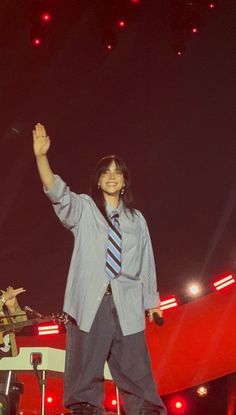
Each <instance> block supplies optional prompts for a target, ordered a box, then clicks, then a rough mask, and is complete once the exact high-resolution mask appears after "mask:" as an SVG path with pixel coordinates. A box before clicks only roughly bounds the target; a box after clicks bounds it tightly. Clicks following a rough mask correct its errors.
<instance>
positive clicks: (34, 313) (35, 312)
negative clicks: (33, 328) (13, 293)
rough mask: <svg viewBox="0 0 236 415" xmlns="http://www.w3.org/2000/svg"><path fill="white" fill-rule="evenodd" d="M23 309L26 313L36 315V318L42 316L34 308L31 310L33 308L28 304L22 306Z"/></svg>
mask: <svg viewBox="0 0 236 415" xmlns="http://www.w3.org/2000/svg"><path fill="white" fill-rule="evenodd" d="M24 310H25V312H26V313H27V312H28V313H30V314H33V315H35V316H36V317H38V318H42V317H43V316H42V314H40V313H39V312H38V311H36V310H33V308H31V307H29V306H28V305H26V306H25V307H24Z"/></svg>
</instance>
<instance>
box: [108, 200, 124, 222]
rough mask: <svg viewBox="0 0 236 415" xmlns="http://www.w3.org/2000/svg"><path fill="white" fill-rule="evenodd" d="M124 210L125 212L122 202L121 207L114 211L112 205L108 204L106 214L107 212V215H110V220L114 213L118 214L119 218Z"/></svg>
mask: <svg viewBox="0 0 236 415" xmlns="http://www.w3.org/2000/svg"><path fill="white" fill-rule="evenodd" d="M122 210H123V202H122V200H121V201H120V203H119V206H118V207H117V208H116V209H114V208H113V207H112V206H111V205H109V204H108V203H106V212H107V215H108V217H109V218H110V217H111V216H112V214H113V213H118V214H119V216H120V214H121V212H122Z"/></svg>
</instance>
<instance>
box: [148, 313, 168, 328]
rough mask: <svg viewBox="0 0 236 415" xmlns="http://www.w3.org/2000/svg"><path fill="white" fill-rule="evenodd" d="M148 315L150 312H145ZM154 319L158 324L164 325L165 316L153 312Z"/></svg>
mask: <svg viewBox="0 0 236 415" xmlns="http://www.w3.org/2000/svg"><path fill="white" fill-rule="evenodd" d="M145 314H146V316H147V317H148V315H149V314H148V312H147V311H146V312H145ZM152 317H153V321H154V323H155V324H156V325H157V326H163V324H164V318H163V317H161V316H160V315H159V314H158V313H157V312H155V313H152Z"/></svg>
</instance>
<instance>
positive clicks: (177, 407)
mask: <svg viewBox="0 0 236 415" xmlns="http://www.w3.org/2000/svg"><path fill="white" fill-rule="evenodd" d="M186 406H187V405H186V402H185V400H184V399H183V398H182V397H181V398H180V397H175V398H173V399H172V400H171V402H170V408H171V411H172V412H173V413H175V414H183V413H184V411H185V410H186Z"/></svg>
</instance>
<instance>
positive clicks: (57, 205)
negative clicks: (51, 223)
mask: <svg viewBox="0 0 236 415" xmlns="http://www.w3.org/2000/svg"><path fill="white" fill-rule="evenodd" d="M54 177H55V181H54V184H53V186H52V187H51V188H50V189H49V190H45V189H44V192H45V194H46V195H47V196H48V198H49V199H50V200H51V202H52V204H53V209H54V211H55V213H56V215H57V216H58V218H59V219H60V221H61V222H62V224H63V225H64V226H65V227H66V228H67V229H70V230H73V229H74V228H75V227H76V226H77V225H78V223H79V220H80V217H81V214H82V210H83V201H82V197H81V196H80V195H77V194H76V193H74V192H72V191H71V190H70V188H69V186H67V185H66V183H65V182H64V181H63V180H62V179H61V178H60V177H59V176H58V175H55V176H54Z"/></svg>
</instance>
